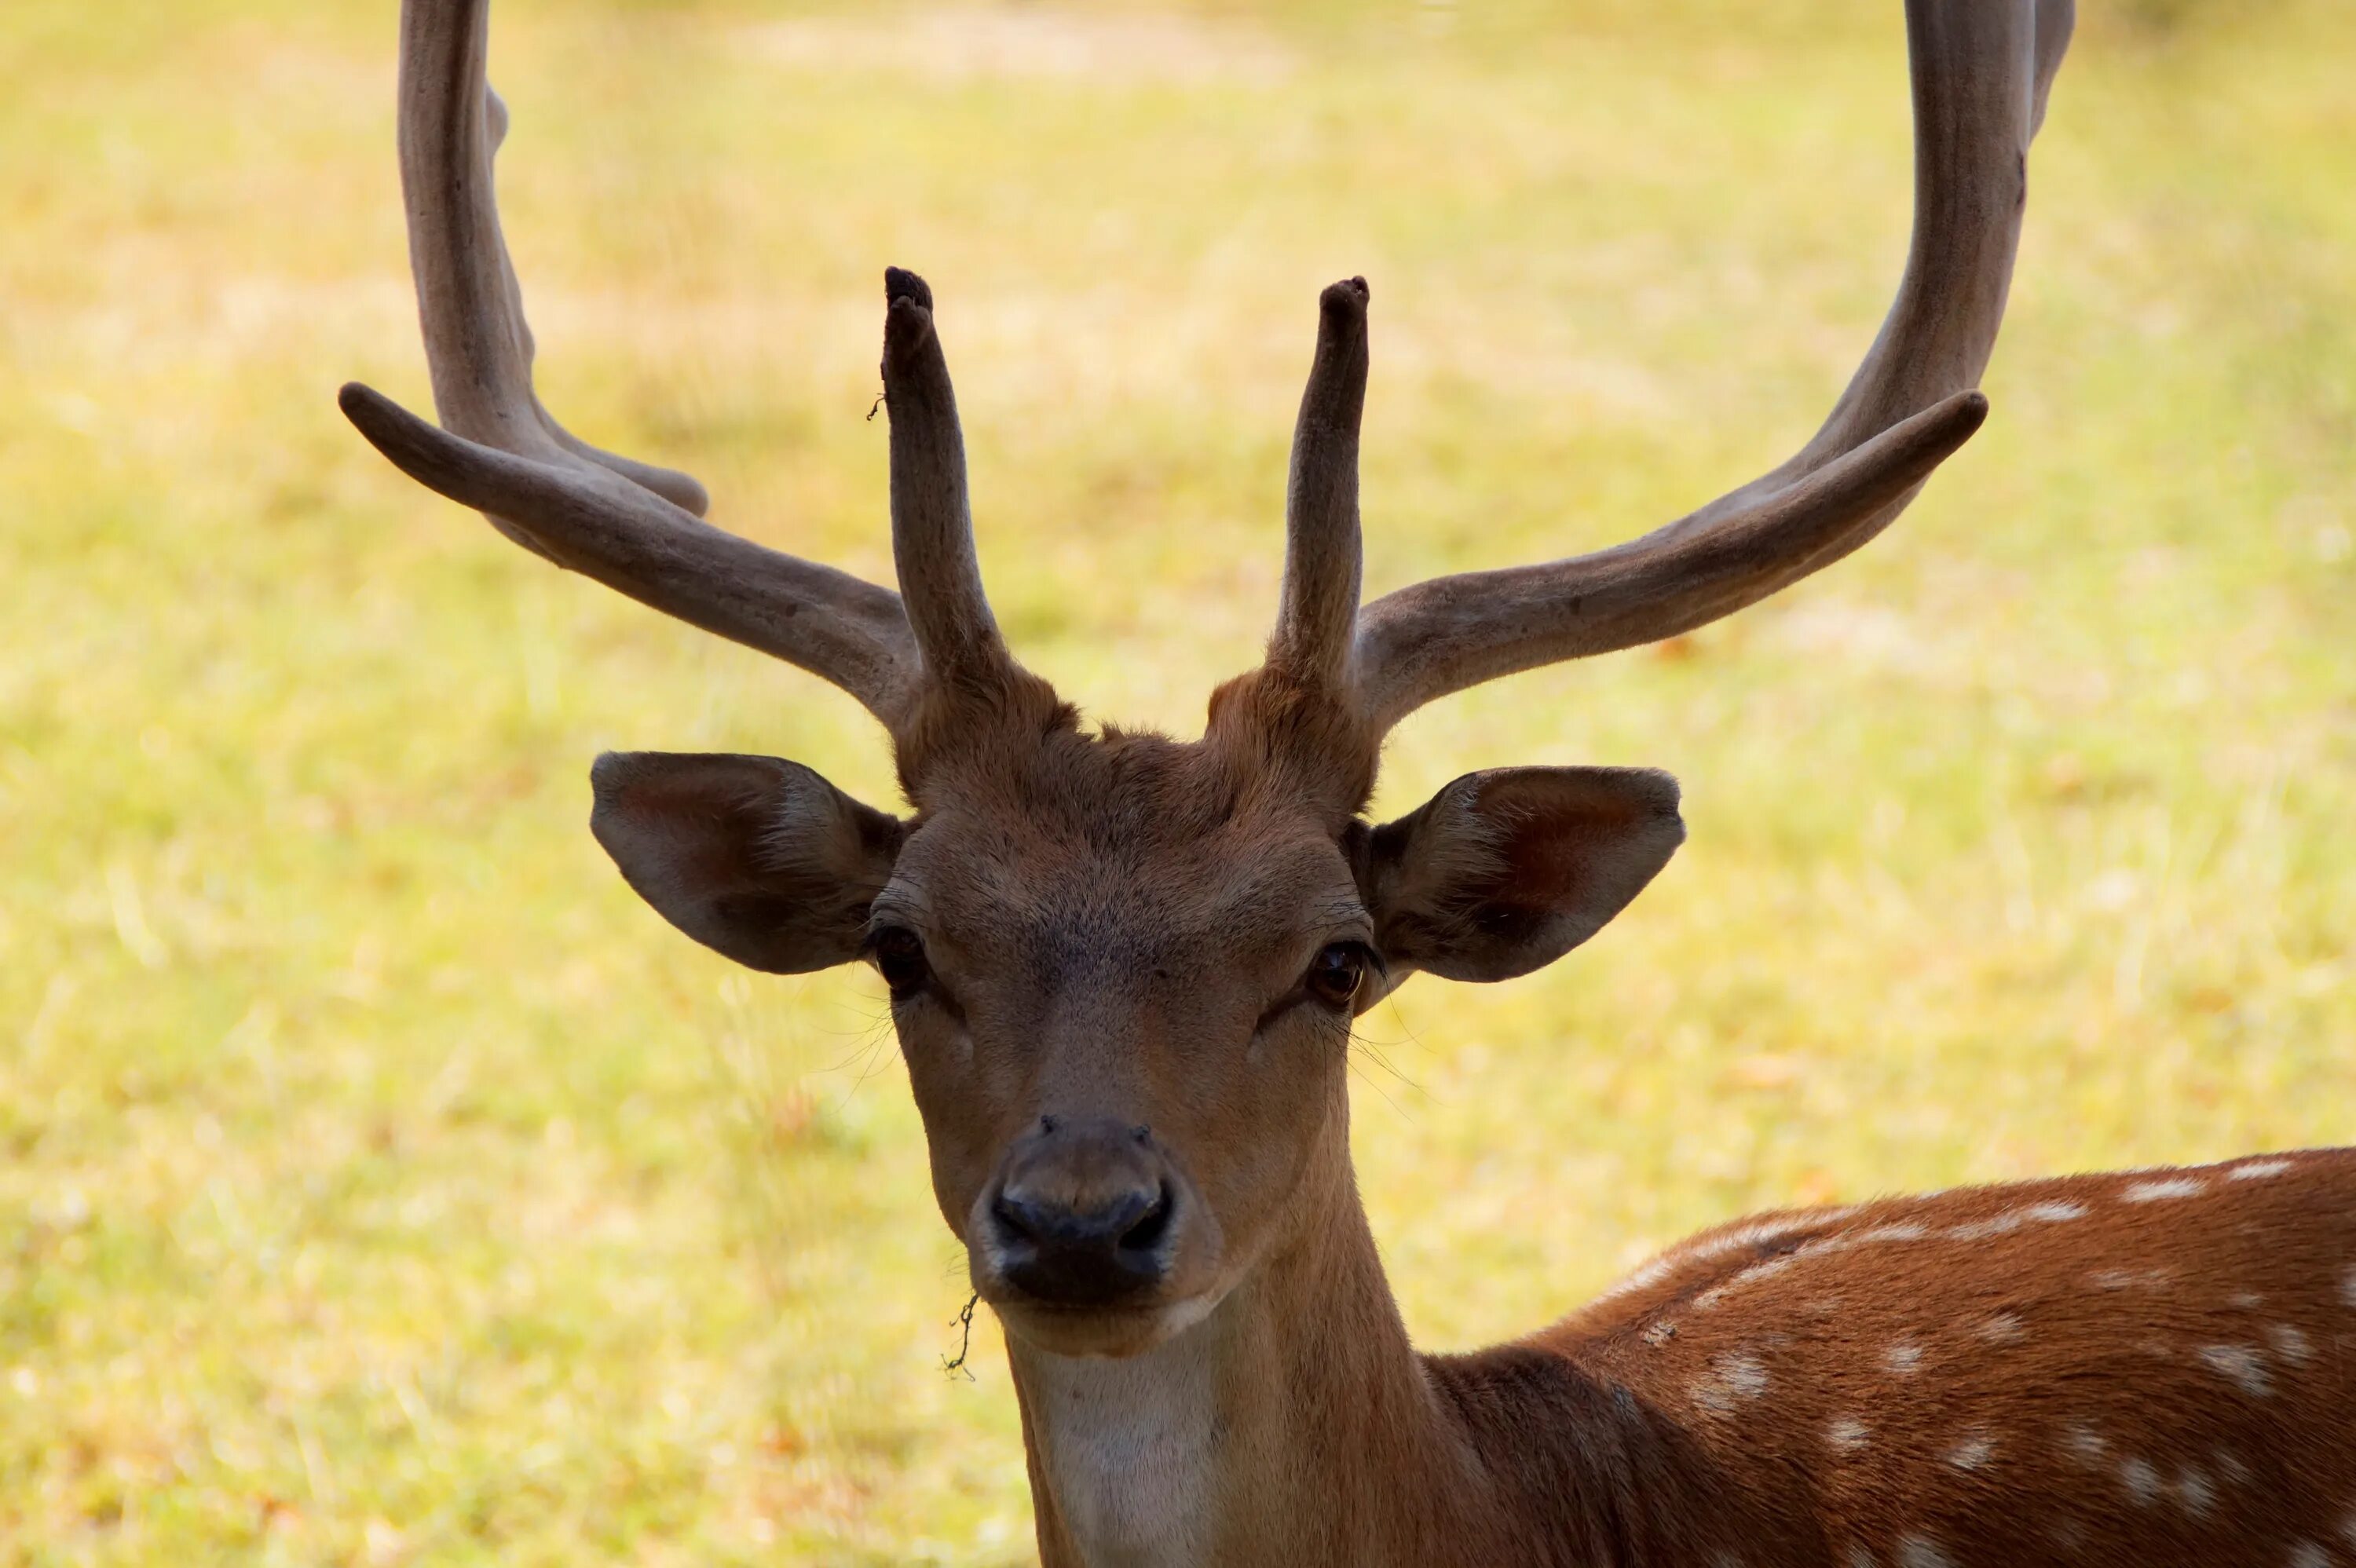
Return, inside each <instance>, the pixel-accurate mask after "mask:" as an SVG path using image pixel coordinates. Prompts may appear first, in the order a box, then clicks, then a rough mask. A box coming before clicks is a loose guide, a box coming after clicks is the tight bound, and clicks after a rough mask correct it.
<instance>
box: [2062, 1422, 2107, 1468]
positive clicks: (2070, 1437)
mask: <svg viewBox="0 0 2356 1568" xmlns="http://www.w3.org/2000/svg"><path fill="white" fill-rule="evenodd" d="M2061 1446H2063V1447H2064V1448H2067V1449H2068V1450H2069V1451H2070V1456H2071V1457H2072V1458H2074V1459H2076V1460H2077V1461H2078V1462H2079V1463H2080V1464H2082V1465H2084V1466H2086V1467H2089V1468H2091V1467H2094V1466H2096V1465H2099V1464H2101V1463H2102V1462H2103V1455H2104V1453H2105V1452H2107V1451H2108V1450H2109V1447H2110V1445H2109V1444H2107V1443H2104V1441H2103V1435H2102V1434H2101V1433H2099V1432H2097V1431H2095V1430H2094V1428H2093V1427H2091V1426H2085V1425H2078V1426H2072V1428H2070V1430H2069V1431H2067V1432H2065V1433H2063V1434H2062V1435H2061Z"/></svg>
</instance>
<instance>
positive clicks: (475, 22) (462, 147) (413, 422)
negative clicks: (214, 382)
mask: <svg viewBox="0 0 2356 1568" xmlns="http://www.w3.org/2000/svg"><path fill="white" fill-rule="evenodd" d="M488 11H489V6H488V0H404V4H403V5H402V16H401V174H402V192H403V194H404V196H405V197H406V199H407V203H408V208H409V254H410V267H411V270H412V272H413V273H414V274H415V277H416V281H417V304H418V315H419V317H420V320H421V323H422V325H423V329H424V336H425V357H426V360H427V363H428V366H429V367H430V368H431V370H432V374H433V380H434V406H435V407H436V409H437V410H438V411H439V412H440V414H441V419H442V428H439V429H437V428H435V427H434V425H431V424H429V423H427V422H426V421H423V420H421V419H419V418H417V417H416V416H415V415H414V414H412V413H410V412H408V411H405V410H403V409H402V408H401V407H400V406H399V405H397V404H395V403H393V402H392V401H391V400H389V399H387V398H385V397H384V396H383V395H382V394H380V393H379V392H376V391H374V390H372V389H369V388H367V387H364V386H361V385H359V384H358V383H357V382H355V383H353V384H350V385H348V386H347V387H345V388H344V389H343V392H342V396H341V399H340V400H341V402H342V405H343V410H344V412H345V413H346V415H348V417H349V418H350V420H351V421H352V423H354V424H355V425H357V426H359V431H360V433H361V434H363V435H365V436H367V437H368V439H369V441H370V442H372V443H374V444H375V445H376V447H377V449H378V450H379V451H380V452H382V453H384V454H385V456H387V457H389V458H391V460H392V462H393V463H394V464H397V465H398V466H399V467H400V468H401V469H402V471H403V472H404V473H406V474H408V475H410V476H411V477H412V478H413V479H416V480H417V481H419V482H420V483H422V484H423V485H428V486H430V487H431V488H433V489H434V490H437V491H439V492H441V493H442V494H443V495H444V496H448V497H450V498H451V499H452V500H454V501H458V502H461V503H463V504H465V505H466V506H470V507H477V508H478V509H479V510H481V511H482V512H483V513H484V515H485V516H487V517H488V518H489V519H490V521H491V523H492V525H493V526H494V527H496V528H498V530H499V531H500V532H501V533H503V534H505V535H507V536H508V537H509V539H513V540H515V541H516V542H517V543H518V544H520V545H522V546H524V547H525V548H526V549H530V550H533V551H535V552H537V553H538V554H540V555H542V556H545V557H547V558H548V559H549V560H552V561H554V562H556V564H557V565H559V566H562V567H566V568H569V569H571V570H573V571H579V572H582V573H584V575H586V576H589V577H594V578H595V579H596V580H597V581H600V582H603V583H605V584H606V585H607V586H608V587H611V588H616V589H619V590H620V591H621V592H624V593H626V594H628V595H629V596H630V597H631V598H633V599H636V600H637V601H639V602H640V603H645V604H648V605H650V606H652V607H653V608H655V609H657V610H659V611H661V612H663V613H665V614H669V615H675V616H677V617H678V618H679V619H680V620H682V621H686V622H689V623H691V624H694V625H697V626H701V627H702V628H703V629H705V630H706V631H710V632H716V633H718V634H719V635H722V636H723V637H730V638H733V639H734V640H735V641H737V642H740V643H744V644H745V645H748V646H751V647H755V648H758V649H760V650H761V651H762V652H764V653H768V654H774V655H776V656H777V657H779V658H782V659H785V660H787V662H789V663H792V664H796V665H798V666H800V667H802V668H804V669H807V670H809V671H810V672H811V673H813V674H815V675H819V676H821V677H825V678H826V679H828V680H830V681H831V682H833V683H834V684H835V685H837V686H839V687H841V688H843V689H844V690H845V691H848V692H849V693H851V696H853V697H855V698H857V699H859V700H860V701H861V702H862V703H863V704H865V705H866V707H867V709H868V710H869V711H871V712H873V714H874V715H875V716H876V717H877V718H878V719H880V720H883V723H884V724H885V726H886V727H887V728H890V729H891V730H893V731H894V733H895V734H896V733H898V732H899V731H901V730H902V728H903V727H904V726H905V724H907V723H908V722H909V720H910V719H911V717H912V715H913V713H914V711H915V709H916V704H917V699H918V698H919V696H920V695H921V693H922V690H923V683H924V681H925V679H926V658H927V657H930V658H931V659H932V660H933V661H934V662H935V663H940V662H941V661H942V659H943V657H944V654H943V651H942V650H943V648H944V647H947V646H948V644H947V643H944V644H942V645H940V646H937V645H936V637H935V636H934V635H932V634H933V632H934V630H935V629H936V628H939V627H952V628H959V630H958V631H956V632H955V633H953V634H949V635H950V636H951V638H952V640H955V641H958V642H960V643H969V642H972V641H973V640H974V637H973V629H974V628H975V627H977V626H978V627H980V628H981V629H983V630H986V631H987V633H988V637H987V639H984V641H985V642H994V639H995V637H996V630H995V627H994V626H993V625H992V624H991V621H990V610H989V606H988V604H987V603H984V602H983V601H982V599H981V596H980V595H981V580H980V573H979V572H978V571H974V570H973V567H972V560H973V544H972V529H971V525H970V523H969V520H968V519H967V517H966V510H965V500H964V488H965V485H964V453H963V448H962V445H961V444H960V443H959V440H958V432H957V406H956V401H955V400H954V399H953V398H952V397H951V396H950V395H949V391H948V367H947V366H946V364H944V363H943V362H942V361H941V357H940V352H939V348H938V346H937V343H935V342H933V340H932V338H931V335H930V332H929V325H930V311H929V306H930V304H931V296H930V293H928V292H927V291H926V290H925V288H924V285H923V283H921V282H919V281H916V280H915V279H914V278H913V276H912V275H911V274H907V273H900V272H895V273H894V274H893V275H892V277H891V278H890V279H889V280H888V281H887V289H888V290H889V291H890V293H891V294H892V297H893V298H894V300H895V301H902V302H903V303H902V304H894V309H893V313H892V315H891V317H890V324H891V326H890V329H891V331H892V332H894V333H897V332H899V330H900V321H901V311H902V309H903V308H905V301H906V299H907V298H908V297H910V296H913V297H914V299H915V301H916V305H917V306H919V307H921V309H920V312H919V314H920V315H922V317H923V322H924V325H925V326H926V329H927V330H926V332H925V334H924V346H928V347H924V351H925V354H926V356H928V357H926V358H925V360H924V362H923V364H922V365H921V367H920V368H919V371H918V373H917V375H916V378H915V381H916V390H915V391H913V392H912V393H911V394H910V395H909V399H908V400H909V402H910V403H911V404H912V405H915V407H912V408H910V409H903V408H902V407H901V406H899V396H898V395H899V391H900V389H899V386H898V385H897V384H896V382H894V381H892V380H891V374H892V365H891V363H890V359H891V357H890V356H889V355H888V354H887V364H886V374H887V392H889V393H890V394H892V395H893V396H894V409H893V421H892V422H893V449H894V486H893V489H894V535H895V539H897V540H898V542H899V544H900V546H901V548H900V550H899V556H900V569H901V571H902V573H903V579H904V581H905V582H906V584H907V586H908V587H909V589H910V592H911V597H912V599H915V600H916V601H917V602H918V603H919V613H917V614H916V617H915V619H916V631H919V632H924V633H926V636H925V637H924V639H923V642H922V645H921V647H922V651H921V653H920V645H919V641H918V638H917V636H916V634H915V633H914V632H912V630H911V626H910V614H909V613H908V612H907V611H906V610H904V608H903V606H902V603H901V599H900V595H898V594H896V593H894V592H891V591H890V590H889V589H885V588H880V587H877V586H875V585H873V584H872V583H869V582H864V581H861V580H860V579H858V578H855V577H851V576H850V575H848V574H846V573H844V572H841V571H835V570H834V569H833V568H831V567H827V566H820V565H818V564H815V563H813V562H810V561H807V560H800V559H799V558H798V557H795V556H790V555H785V554H781V553H780V552H778V551H776V550H772V549H765V548H764V547H762V546H760V545H756V544H755V543H753V542H752V541H751V540H749V539H740V538H738V537H737V536H735V535H734V534H730V533H727V532H724V531H723V530H722V529H719V528H713V527H712V526H710V525H709V524H707V523H704V522H702V521H701V514H702V512H703V509H704V506H705V500H704V493H703V487H702V486H701V485H698V484H697V483H696V482H695V481H694V480H693V479H691V478H689V477H688V476H687V475H684V474H677V473H673V472H671V471H670V470H669V469H665V468H656V467H652V466H649V465H648V464H640V463H637V462H633V461H632V460H631V459H629V458H626V457H619V456H616V455H615V454H613V453H606V452H601V451H599V450H597V449H596V448H594V447H593V446H590V445H588V444H587V443H584V442H582V441H579V440H576V439H575V438H574V437H573V436H572V435H571V434H569V433H568V432H566V431H565V430H564V429H563V428H562V426H561V425H559V424H558V423H557V422H556V421H555V420H554V419H552V418H551V417H550V415H549V413H548V411H546V410H545V409H543V408H542V407H541V404H540V400H539V399H538V397H537V396H535V395H534V393H533V391H532V386H531V359H532V340H531V333H530V329H529V328H528V327H526V326H525V325H524V319H523V302H522V296H521V293H520V292H519V289H518V287H517V283H516V278H515V271H514V267H513V265H512V263H511V262H510V261H509V257H508V251H507V244H506V241H505V240H504V239H503V238H502V236H501V234H500V232H499V216H498V206H497V204H496V201H495V198H494V195H493V189H492V176H491V159H492V155H493V154H494V152H495V151H496V150H497V149H498V144H499V142H500V141H501V140H502V139H503V138H504V136H505V134H506V131H507V112H506V110H505V108H504V106H503V105H502V104H501V103H500V101H499V100H498V95H496V94H495V93H493V92H492V91H490V88H489V86H488V84H487V82H486V80H485V78H484V65H485V57H486V55H487V18H488ZM909 285H913V288H912V287H910V286H909ZM920 347H921V346H920ZM904 415H914V419H913V424H914V425H915V427H916V431H921V432H922V433H921V435H919V434H917V433H916V431H910V432H907V433H908V436H909V439H908V441H907V442H905V443H904V440H903V436H904V426H906V425H909V424H911V422H912V421H911V420H909V419H905V418H904ZM944 430H945V432H946V434H945V435H944V433H943V432H944ZM904 444H909V445H912V446H921V447H923V448H925V449H926V453H928V455H927V456H926V458H925V459H924V460H923V461H922V462H921V463H920V464H918V468H919V469H920V471H921V472H920V474H918V475H912V477H913V482H914V484H915V486H916V488H915V491H914V492H913V493H911V494H907V495H904V486H903V485H902V484H901V482H900V481H901V462H900V454H901V450H902V448H903V446H904ZM904 501H905V503H906V505H907V507H911V508H924V509H926V517H927V521H926V526H925V528H924V531H923V533H922V539H923V543H922V544H921V545H920V546H919V547H918V548H915V549H912V548H911V546H910V540H911V538H912V537H913V536H912V534H911V533H910V531H909V530H907V529H905V528H901V527H900V526H899V517H900V514H901V512H902V510H903V504H904ZM960 552H961V554H960ZM960 561H961V563H962V565H961V566H960V565H959V564H958V563H959V562H960ZM1001 653H1002V648H1001ZM959 657H961V656H956V655H952V656H948V662H949V663H950V664H952V665H954V664H955V663H957V662H958V658H959Z"/></svg>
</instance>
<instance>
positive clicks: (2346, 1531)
mask: <svg viewBox="0 0 2356 1568" xmlns="http://www.w3.org/2000/svg"><path fill="white" fill-rule="evenodd" d="M2340 1540H2342V1541H2346V1542H2347V1543H2348V1544H2349V1545H2351V1546H2356V1509H2349V1510H2348V1511H2347V1512H2346V1513H2344V1514H2342V1515H2340Z"/></svg>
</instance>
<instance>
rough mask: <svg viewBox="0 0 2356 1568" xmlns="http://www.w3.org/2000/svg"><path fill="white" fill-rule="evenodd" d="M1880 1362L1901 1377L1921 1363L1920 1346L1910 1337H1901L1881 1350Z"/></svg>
mask: <svg viewBox="0 0 2356 1568" xmlns="http://www.w3.org/2000/svg"><path fill="white" fill-rule="evenodd" d="M1881 1364H1882V1365H1883V1366H1886V1367H1888V1368H1889V1369H1890V1371H1893V1372H1896V1373H1898V1374H1899V1375H1900V1376H1901V1377H1903V1376H1905V1375H1906V1374H1908V1373H1910V1372H1912V1371H1914V1369H1915V1368H1917V1367H1919V1366H1921V1365H1922V1346H1920V1345H1917V1344H1915V1343H1914V1342H1913V1341H1912V1340H1911V1339H1901V1340H1899V1341H1898V1343H1896V1344H1895V1345H1892V1346H1890V1349H1887V1350H1884V1351H1882V1352H1881Z"/></svg>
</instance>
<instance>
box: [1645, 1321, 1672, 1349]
mask: <svg viewBox="0 0 2356 1568" xmlns="http://www.w3.org/2000/svg"><path fill="white" fill-rule="evenodd" d="M1676 1337H1677V1326H1676V1324H1675V1323H1674V1322H1671V1321H1670V1320H1669V1319H1668V1318H1666V1317H1664V1318H1662V1319H1661V1320H1660V1321H1659V1322H1657V1323H1655V1324H1652V1325H1650V1326H1648V1327H1647V1328H1645V1330H1644V1335H1643V1339H1644V1343H1646V1344H1647V1345H1653V1346H1660V1345H1665V1344H1667V1343H1668V1342H1669V1341H1670V1340H1672V1339H1676Z"/></svg>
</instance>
